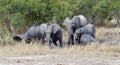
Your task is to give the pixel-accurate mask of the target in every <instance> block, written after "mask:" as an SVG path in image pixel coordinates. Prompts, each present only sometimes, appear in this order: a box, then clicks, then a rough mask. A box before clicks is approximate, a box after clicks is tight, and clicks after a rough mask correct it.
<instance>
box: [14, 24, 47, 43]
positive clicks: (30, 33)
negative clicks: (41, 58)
mask: <svg viewBox="0 0 120 65" xmlns="http://www.w3.org/2000/svg"><path fill="white" fill-rule="evenodd" d="M46 29H47V24H45V23H43V24H41V25H39V26H32V27H30V28H29V29H28V30H27V32H26V33H24V35H22V36H14V37H13V40H15V41H18V42H19V41H21V40H24V41H26V42H27V43H30V42H31V41H32V39H36V40H41V39H42V43H43V44H44V43H45V37H46V33H45V30H46Z"/></svg>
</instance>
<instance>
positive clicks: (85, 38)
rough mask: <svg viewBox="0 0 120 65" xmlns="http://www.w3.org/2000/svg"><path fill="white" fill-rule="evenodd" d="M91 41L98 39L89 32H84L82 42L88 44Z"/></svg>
mask: <svg viewBox="0 0 120 65" xmlns="http://www.w3.org/2000/svg"><path fill="white" fill-rule="evenodd" d="M89 42H97V40H96V39H95V38H94V37H93V36H91V35H89V34H82V36H81V38H80V44H81V45H86V43H89Z"/></svg>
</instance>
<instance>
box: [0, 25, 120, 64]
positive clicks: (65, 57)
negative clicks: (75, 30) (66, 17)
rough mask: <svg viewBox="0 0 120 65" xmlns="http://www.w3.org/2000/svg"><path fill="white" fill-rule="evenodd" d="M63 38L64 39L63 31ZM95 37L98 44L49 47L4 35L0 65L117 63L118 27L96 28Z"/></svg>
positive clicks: (119, 42) (118, 54)
mask: <svg viewBox="0 0 120 65" xmlns="http://www.w3.org/2000/svg"><path fill="white" fill-rule="evenodd" d="M63 38H64V40H67V33H65V34H64V35H63ZM96 38H97V39H98V40H101V43H97V42H96V43H91V44H89V45H86V46H75V45H74V46H71V47H67V46H65V47H64V48H59V47H54V48H52V49H50V48H49V47H48V46H47V45H44V46H43V45H41V44H40V43H37V42H36V44H25V43H24V42H21V43H17V42H14V41H13V40H12V37H11V36H6V38H5V39H4V40H3V39H0V41H1V43H0V44H1V45H0V65H120V45H119V44H120V39H119V38H120V28H104V27H101V28H97V32H96ZM7 40H9V42H7ZM4 43H11V45H4Z"/></svg>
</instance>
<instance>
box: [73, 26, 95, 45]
mask: <svg viewBox="0 0 120 65" xmlns="http://www.w3.org/2000/svg"><path fill="white" fill-rule="evenodd" d="M95 32H96V29H95V27H94V26H93V25H92V24H87V25H86V26H84V27H82V28H79V29H77V30H76V31H75V33H74V43H76V44H78V42H77V41H78V40H80V38H81V36H82V35H83V34H89V35H91V36H92V37H93V38H95Z"/></svg>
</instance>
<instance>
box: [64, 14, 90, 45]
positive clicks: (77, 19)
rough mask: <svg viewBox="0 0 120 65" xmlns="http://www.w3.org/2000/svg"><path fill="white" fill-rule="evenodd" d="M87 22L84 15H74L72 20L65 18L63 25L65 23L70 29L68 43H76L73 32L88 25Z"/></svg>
mask: <svg viewBox="0 0 120 65" xmlns="http://www.w3.org/2000/svg"><path fill="white" fill-rule="evenodd" d="M87 23H88V21H87V19H86V18H85V17H84V16H83V15H78V16H74V17H73V18H72V20H69V18H68V17H67V18H66V19H65V20H64V22H63V25H65V26H66V27H67V30H68V45H70V44H73V45H74V42H73V34H74V32H75V30H76V29H78V28H81V27H84V26H85V25H87Z"/></svg>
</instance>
